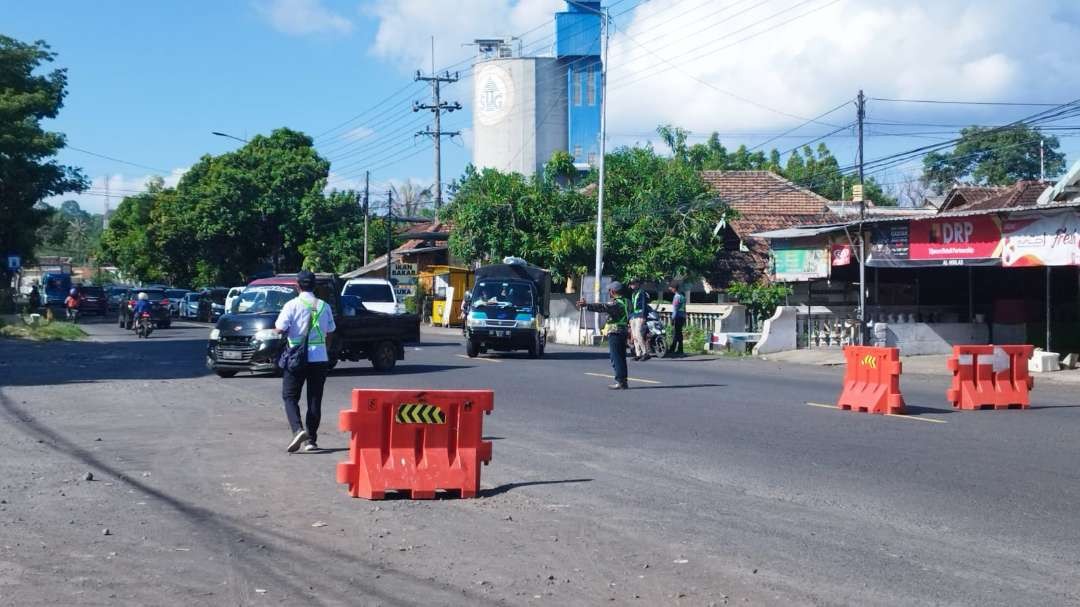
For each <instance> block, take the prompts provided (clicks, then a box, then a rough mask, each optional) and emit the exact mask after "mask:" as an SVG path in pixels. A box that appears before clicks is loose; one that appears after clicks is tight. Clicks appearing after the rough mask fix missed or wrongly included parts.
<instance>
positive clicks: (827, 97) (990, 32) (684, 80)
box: [608, 0, 1080, 132]
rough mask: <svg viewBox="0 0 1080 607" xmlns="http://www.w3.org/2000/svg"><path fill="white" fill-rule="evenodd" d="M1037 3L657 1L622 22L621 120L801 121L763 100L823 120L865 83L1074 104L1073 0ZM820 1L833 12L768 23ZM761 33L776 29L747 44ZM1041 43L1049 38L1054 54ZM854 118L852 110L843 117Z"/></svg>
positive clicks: (615, 42)
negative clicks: (745, 4)
mask: <svg viewBox="0 0 1080 607" xmlns="http://www.w3.org/2000/svg"><path fill="white" fill-rule="evenodd" d="M1033 4H1034V5H1038V6H1039V7H1042V8H1036V6H1033V5H1031V4H1024V3H1017V2H1014V1H1011V0H985V1H982V2H975V1H967V2H959V1H957V2H940V1H939V0H878V1H875V2H869V3H867V2H856V1H854V0H843V1H841V2H839V3H836V4H833V5H831V6H827V5H826V2H825V0H821V1H820V2H817V3H815V4H811V5H807V6H805V7H801V8H800V9H798V10H792V11H789V12H785V13H784V14H783V15H782V16H777V17H776V18H775V19H772V20H767V21H763V20H765V19H766V18H768V17H770V16H771V15H775V14H777V12H778V11H777V7H776V6H763V7H761V8H757V9H754V10H749V11H747V12H745V13H743V14H738V10H739V9H738V8H733V9H732V10H728V11H724V10H722V9H723V7H722V6H720V5H718V4H717V3H706V4H704V5H699V7H692V8H690V9H688V10H685V11H684V10H683V6H682V4H681V3H679V2H677V0H653V1H651V2H648V3H645V4H642V5H641V6H640V7H639V8H637V9H636V10H635V11H634V13H633V18H632V19H628V17H630V15H626V16H624V17H623V18H622V19H620V24H619V28H618V31H616V33H615V34H614V36H613V39H612V45H611V50H610V62H609V65H610V66H611V70H610V79H609V82H610V83H611V91H610V95H609V99H610V106H609V108H610V110H609V114H608V117H609V120H610V124H611V128H612V129H613V130H614V131H624V132H625V131H632V132H640V131H642V130H649V129H651V128H653V127H654V126H655V125H657V124H662V123H673V124H676V125H680V126H683V127H685V128H688V129H690V130H692V131H695V132H708V131H711V130H719V131H722V132H730V131H743V130H761V129H777V128H781V127H786V126H790V125H792V124H795V123H797V122H799V121H798V120H797V119H794V118H792V117H791V116H785V115H783V114H782V113H779V112H775V111H771V110H769V109H766V108H765V107H762V106H767V107H769V108H772V109H775V110H780V111H781V112H783V113H787V114H794V115H797V116H803V117H812V116H815V115H817V114H819V113H821V112H823V111H825V110H827V109H829V108H831V107H834V106H836V105H837V104H839V103H841V102H842V101H844V100H845V99H853V98H854V97H855V95H856V93H857V91H858V90H859V89H860V88H861V89H864V90H865V91H866V93H867V95H868V96H871V97H890V98H891V97H904V98H909V97H910V98H930V99H964V100H969V99H970V100H985V99H992V100H999V99H1005V100H1012V99H1016V100H1021V101H1026V100H1031V99H1032V98H1035V100H1048V99H1049V100H1051V101H1064V100H1067V99H1066V98H1064V97H1066V96H1067V95H1068V93H1069V92H1070V91H1069V89H1070V87H1071V84H1070V78H1071V76H1070V73H1071V71H1072V69H1071V68H1070V67H1068V64H1069V62H1068V61H1067V60H1066V58H1067V57H1072V56H1075V53H1076V51H1077V50H1080V36H1078V35H1077V34H1080V28H1078V27H1077V25H1076V24H1075V22H1074V23H1072V24H1070V23H1069V22H1067V21H1064V20H1060V19H1055V18H1054V17H1053V13H1054V11H1053V10H1050V9H1052V8H1053V7H1062V9H1063V10H1064V8H1065V7H1067V6H1068V5H1069V4H1070V1H1069V0H1042V1H1039V2H1035V3H1033ZM815 5H816V6H826V8H824V9H823V10H820V11H817V12H814V13H812V14H808V15H806V16H805V17H802V18H800V19H798V20H796V21H793V22H792V23H790V24H787V25H783V26H781V27H778V28H776V29H774V30H772V31H764V30H765V29H766V28H768V27H770V26H772V25H775V24H779V23H781V22H783V21H785V20H787V19H790V18H792V17H794V16H795V15H799V14H802V13H803V12H805V11H806V10H809V9H810V8H812V7H813V6H815ZM725 6H731V4H730V3H727V4H725ZM718 7H719V8H718ZM740 8H741V7H740ZM680 11H682V12H680ZM755 32H764V33H762V34H761V35H759V36H756V37H753V38H749V39H745V40H743V39H744V38H746V37H747V36H750V35H752V34H754V33H755ZM634 41H637V43H638V44H635V42H634ZM1040 41H1045V42H1046V44H1044V45H1042V48H1041V49H1040V44H1039V42H1040ZM643 46H644V47H645V48H647V49H648V50H644V49H643V48H642V47H643ZM650 51H651V52H650ZM657 55H659V56H660V57H663V58H665V59H667V60H669V61H670V62H671V63H674V64H676V65H677V66H678V67H674V66H672V65H670V64H667V63H665V62H664V61H663V60H662V59H660V58H658V57H657ZM687 73H689V74H692V75H693V76H695V77H697V78H698V79H700V80H703V81H705V82H707V83H709V84H711V85H713V87H715V88H713V87H710V86H706V85H704V84H702V83H701V82H698V81H696V80H695V79H694V78H692V77H690V76H688V75H687ZM717 88H718V89H722V90H725V91H729V92H732V93H735V94H737V95H738V96H739V97H743V98H746V99H750V100H753V101H755V102H757V104H758V105H755V104H752V103H747V102H746V101H743V100H739V99H736V98H734V97H733V96H731V95H727V94H724V93H722V92H720V91H717V90H715V89H717ZM658 91H663V94H657V92H658ZM868 111H869V113H870V115H871V116H872V115H873V114H874V113H875V112H876V113H878V114H879V115H885V114H886V113H888V114H894V115H895V114H898V113H900V112H904V111H910V108H897V106H896V105H888V106H886V105H884V104H877V105H876V106H875V105H874V104H871V106H870V109H869V110H868ZM921 111H926V109H925V108H922V109H921ZM934 111H938V110H934ZM966 111H968V112H969V113H971V114H975V113H976V112H982V111H983V110H977V109H976V110H972V108H970V107H968V108H967V110H966ZM853 118H854V111H853V110H848V111H847V113H846V114H844V115H841V114H839V113H838V114H837V115H835V116H834V117H833V118H832V119H831V120H830V122H841V123H846V122H850V121H851V120H852V119H853ZM973 118H974V119H975V120H982V119H984V117H983V116H982V115H977V116H973Z"/></svg>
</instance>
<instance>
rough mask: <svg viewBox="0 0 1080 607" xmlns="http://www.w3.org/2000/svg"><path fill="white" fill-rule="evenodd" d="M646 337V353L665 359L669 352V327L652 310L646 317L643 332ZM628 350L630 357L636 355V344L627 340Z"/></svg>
mask: <svg viewBox="0 0 1080 607" xmlns="http://www.w3.org/2000/svg"><path fill="white" fill-rule="evenodd" d="M642 332H643V333H644V337H645V345H646V352H648V354H649V356H651V357H653V358H663V357H664V356H665V355H666V354H667V351H668V340H667V325H665V324H664V321H663V320H661V319H660V315H659V314H657V313H656V311H655V310H650V311H649V314H648V316H646V317H645V327H644V330H643V331H642ZM626 350H627V355H628V356H633V355H634V344H632V343H630V341H629V340H627V343H626Z"/></svg>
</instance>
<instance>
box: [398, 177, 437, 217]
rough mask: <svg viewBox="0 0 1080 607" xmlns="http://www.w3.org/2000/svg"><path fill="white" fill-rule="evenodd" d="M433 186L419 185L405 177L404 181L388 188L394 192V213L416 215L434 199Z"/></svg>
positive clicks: (424, 209)
mask: <svg viewBox="0 0 1080 607" xmlns="http://www.w3.org/2000/svg"><path fill="white" fill-rule="evenodd" d="M432 187H433V186H427V187H426V188H425V187H421V186H419V185H417V184H415V183H413V182H412V180H411V179H406V180H405V182H404V183H401V184H398V185H395V186H392V187H391V188H390V190H391V191H393V193H394V213H395V214H398V215H404V216H405V217H418V216H420V214H421V213H422V212H424V211H426V210H429V209H428V207H429V206H430V205H431V202H432V201H433V200H434V195H433V193H432V190H431V188H432Z"/></svg>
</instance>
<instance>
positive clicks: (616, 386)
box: [608, 384, 630, 390]
mask: <svg viewBox="0 0 1080 607" xmlns="http://www.w3.org/2000/svg"><path fill="white" fill-rule="evenodd" d="M629 389H630V386H628V385H626V384H611V385H610V386H608V390H629Z"/></svg>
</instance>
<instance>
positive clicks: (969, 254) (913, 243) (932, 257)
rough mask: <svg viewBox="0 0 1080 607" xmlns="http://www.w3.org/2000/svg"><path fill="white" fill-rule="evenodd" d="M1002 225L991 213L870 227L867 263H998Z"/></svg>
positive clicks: (886, 265) (906, 265)
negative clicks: (989, 214)
mask: <svg viewBox="0 0 1080 607" xmlns="http://www.w3.org/2000/svg"><path fill="white" fill-rule="evenodd" d="M1001 246H1002V245H1001V226H1000V223H999V222H998V219H997V218H996V217H993V216H988V215H977V216H972V217H956V218H949V219H928V220H925V221H908V222H905V223H901V224H897V223H893V224H884V225H875V226H872V227H871V228H870V253H869V255H867V258H866V265H867V266H869V267H879V268H925V267H932V266H973V265H974V266H996V265H999V264H1000V263H1001Z"/></svg>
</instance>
